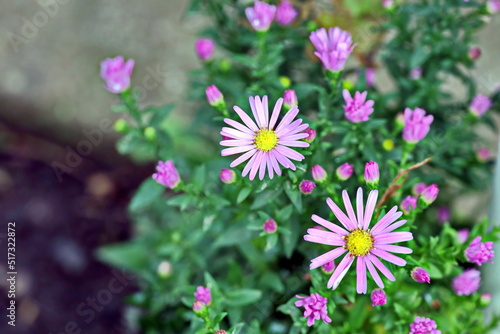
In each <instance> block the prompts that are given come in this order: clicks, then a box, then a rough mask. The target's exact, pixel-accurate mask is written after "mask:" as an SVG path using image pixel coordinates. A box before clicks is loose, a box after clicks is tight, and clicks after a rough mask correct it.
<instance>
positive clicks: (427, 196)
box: [420, 184, 439, 205]
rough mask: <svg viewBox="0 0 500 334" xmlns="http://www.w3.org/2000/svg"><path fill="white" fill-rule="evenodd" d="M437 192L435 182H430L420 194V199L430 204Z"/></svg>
mask: <svg viewBox="0 0 500 334" xmlns="http://www.w3.org/2000/svg"><path fill="white" fill-rule="evenodd" d="M438 194H439V188H438V186H437V185H436V184H431V185H430V186H428V187H427V188H425V189H424V190H423V191H422V193H421V194H420V199H421V200H422V201H423V202H424V203H425V204H426V205H431V204H432V203H433V202H434V201H435V200H436V197H437V196H438Z"/></svg>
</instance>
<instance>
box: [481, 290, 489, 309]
mask: <svg viewBox="0 0 500 334" xmlns="http://www.w3.org/2000/svg"><path fill="white" fill-rule="evenodd" d="M480 302H481V306H488V305H490V303H491V293H488V292H484V293H482V294H481V298H480Z"/></svg>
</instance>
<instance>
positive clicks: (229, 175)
mask: <svg viewBox="0 0 500 334" xmlns="http://www.w3.org/2000/svg"><path fill="white" fill-rule="evenodd" d="M219 176H220V180H221V181H222V182H224V183H226V184H231V183H234V182H235V181H236V173H235V172H234V170H232V169H227V168H223V169H221V171H220V174H219Z"/></svg>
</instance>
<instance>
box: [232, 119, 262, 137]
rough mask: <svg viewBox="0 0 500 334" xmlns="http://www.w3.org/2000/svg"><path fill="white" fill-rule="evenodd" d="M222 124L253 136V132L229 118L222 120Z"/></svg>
mask: <svg viewBox="0 0 500 334" xmlns="http://www.w3.org/2000/svg"><path fill="white" fill-rule="evenodd" d="M224 122H225V123H226V124H227V125H230V126H232V127H233V128H236V129H237V130H240V131H241V132H245V133H248V134H249V135H255V132H253V131H252V130H251V129H250V128H248V127H246V126H244V125H243V124H241V123H239V122H236V121H234V120H232V119H230V118H224Z"/></svg>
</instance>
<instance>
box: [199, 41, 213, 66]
mask: <svg viewBox="0 0 500 334" xmlns="http://www.w3.org/2000/svg"><path fill="white" fill-rule="evenodd" d="M194 49H195V50H196V54H197V55H198V57H199V58H200V59H201V60H202V61H207V60H209V59H210V58H212V55H213V54H214V49H215V43H214V41H212V40H211V39H208V38H200V39H198V40H197V41H196V43H195V45H194Z"/></svg>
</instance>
